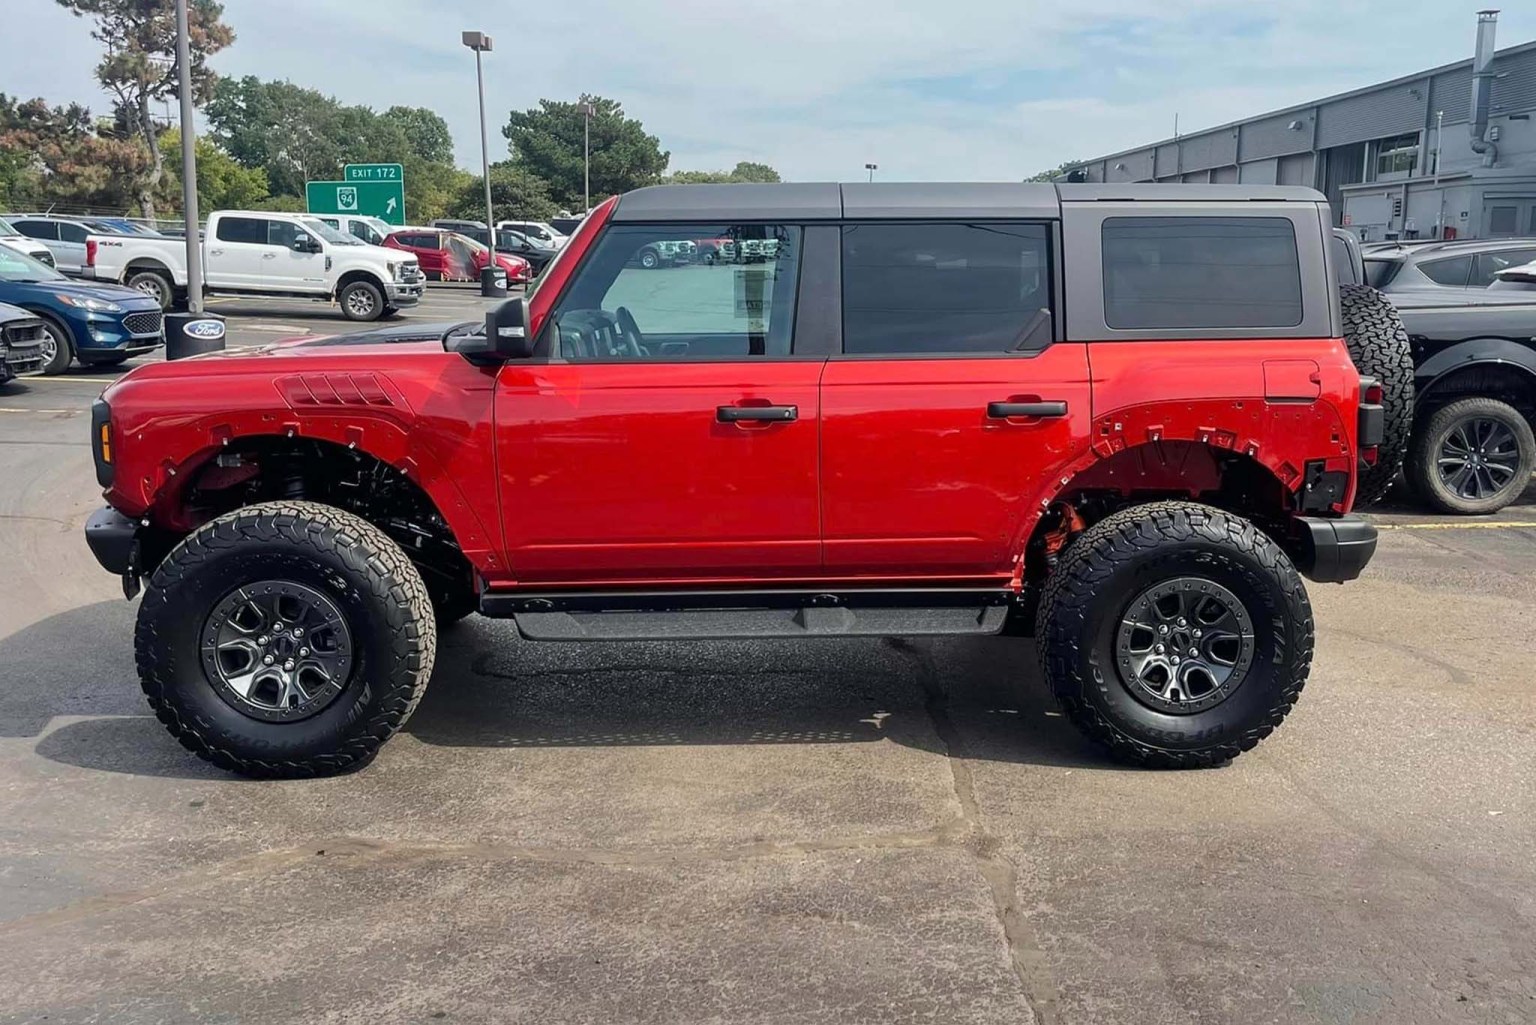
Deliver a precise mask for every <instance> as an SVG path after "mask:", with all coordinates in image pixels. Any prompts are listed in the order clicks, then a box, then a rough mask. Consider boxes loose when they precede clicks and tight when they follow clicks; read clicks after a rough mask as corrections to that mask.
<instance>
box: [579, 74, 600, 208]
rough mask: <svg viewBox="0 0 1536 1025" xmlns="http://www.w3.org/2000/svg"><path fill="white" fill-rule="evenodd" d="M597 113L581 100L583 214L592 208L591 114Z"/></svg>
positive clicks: (592, 107)
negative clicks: (582, 120)
mask: <svg viewBox="0 0 1536 1025" xmlns="http://www.w3.org/2000/svg"><path fill="white" fill-rule="evenodd" d="M596 113H597V108H596V107H594V106H592V104H590V103H588V102H587V101H585V100H583V101H582V102H581V116H582V118H583V119H584V123H583V125H582V133H581V155H582V165H583V167H584V168H585V170H584V171H583V173H582V180H581V204H582V209H581V212H582V214H583V215H585V214H586V212H587V211H588V210H591V209H592V115H593V114H596Z"/></svg>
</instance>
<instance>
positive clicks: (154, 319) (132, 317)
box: [123, 310, 161, 335]
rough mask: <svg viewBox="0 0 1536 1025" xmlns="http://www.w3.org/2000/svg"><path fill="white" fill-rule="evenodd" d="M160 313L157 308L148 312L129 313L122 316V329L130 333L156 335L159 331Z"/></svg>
mask: <svg viewBox="0 0 1536 1025" xmlns="http://www.w3.org/2000/svg"><path fill="white" fill-rule="evenodd" d="M160 320H161V314H160V312H159V311H158V310H155V311H151V312H149V313H130V314H128V316H126V317H124V318H123V330H125V331H127V332H128V333H129V334H131V335H157V334H159V333H160Z"/></svg>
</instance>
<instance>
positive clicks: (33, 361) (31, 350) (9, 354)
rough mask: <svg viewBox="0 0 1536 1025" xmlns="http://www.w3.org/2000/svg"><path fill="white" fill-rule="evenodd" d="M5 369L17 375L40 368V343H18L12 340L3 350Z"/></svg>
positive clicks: (41, 351)
mask: <svg viewBox="0 0 1536 1025" xmlns="http://www.w3.org/2000/svg"><path fill="white" fill-rule="evenodd" d="M5 369H6V370H7V371H9V372H10V373H11V374H13V375H14V376H17V377H20V376H21V375H22V374H35V373H37V372H38V371H40V370H42V369H43V346H42V344H41V343H37V344H30V345H18V344H16V343H14V342H13V343H11V344H10V345H8V346H7V347H6V350H5Z"/></svg>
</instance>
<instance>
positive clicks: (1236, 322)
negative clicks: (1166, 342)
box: [1103, 217, 1302, 331]
mask: <svg viewBox="0 0 1536 1025" xmlns="http://www.w3.org/2000/svg"><path fill="white" fill-rule="evenodd" d="M1103 260H1104V320H1105V323H1107V324H1108V325H1109V326H1110V327H1112V328H1115V329H1116V330H1122V331H1127V330H1128V331H1135V330H1158V329H1177V328H1202V329H1216V330H1219V329H1221V328H1264V327H1295V326H1296V325H1297V324H1300V323H1301V317H1302V306H1301V259H1300V257H1299V256H1298V255H1297V251H1296V232H1295V229H1294V228H1293V227H1292V226H1291V222H1290V221H1289V220H1288V219H1286V218H1284V217H1110V218H1107V219H1106V220H1105V221H1104V229H1103Z"/></svg>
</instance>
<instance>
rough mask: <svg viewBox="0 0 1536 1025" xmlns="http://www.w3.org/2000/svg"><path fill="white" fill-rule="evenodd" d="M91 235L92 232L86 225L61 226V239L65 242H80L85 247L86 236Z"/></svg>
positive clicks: (65, 224)
mask: <svg viewBox="0 0 1536 1025" xmlns="http://www.w3.org/2000/svg"><path fill="white" fill-rule="evenodd" d="M89 234H90V230H89V229H87V228H86V227H85V226H84V225H80V224H69V223H67V222H66V223H62V224H60V225H59V238H61V239H63V240H64V241H65V242H79V243H81V244H82V245H83V244H84V243H85V238H86V236H87V235H89Z"/></svg>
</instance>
